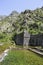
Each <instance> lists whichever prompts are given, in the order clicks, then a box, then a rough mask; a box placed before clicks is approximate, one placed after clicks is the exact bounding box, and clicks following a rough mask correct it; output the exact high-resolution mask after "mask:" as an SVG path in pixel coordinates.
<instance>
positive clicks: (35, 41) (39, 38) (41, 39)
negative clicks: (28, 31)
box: [29, 34, 43, 46]
mask: <svg viewBox="0 0 43 65" xmlns="http://www.w3.org/2000/svg"><path fill="white" fill-rule="evenodd" d="M29 43H30V45H32V46H42V45H43V34H38V35H31V36H30V41H29Z"/></svg>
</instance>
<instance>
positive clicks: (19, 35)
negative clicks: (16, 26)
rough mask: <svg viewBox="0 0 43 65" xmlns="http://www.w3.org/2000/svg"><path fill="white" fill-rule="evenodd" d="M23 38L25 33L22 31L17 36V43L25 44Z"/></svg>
mask: <svg viewBox="0 0 43 65" xmlns="http://www.w3.org/2000/svg"><path fill="white" fill-rule="evenodd" d="M23 40H24V33H20V34H17V35H16V36H15V43H16V45H23Z"/></svg>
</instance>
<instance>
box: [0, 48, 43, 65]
mask: <svg viewBox="0 0 43 65" xmlns="http://www.w3.org/2000/svg"><path fill="white" fill-rule="evenodd" d="M0 65H43V58H42V57H40V56H38V55H37V54H35V53H33V52H30V51H28V50H14V49H13V50H12V51H10V52H9V54H8V56H7V57H6V58H5V60H4V61H3V62H2V63H0Z"/></svg>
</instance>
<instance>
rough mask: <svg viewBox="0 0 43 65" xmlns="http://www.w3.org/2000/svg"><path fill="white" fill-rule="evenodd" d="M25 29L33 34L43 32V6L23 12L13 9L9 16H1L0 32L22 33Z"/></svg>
mask: <svg viewBox="0 0 43 65" xmlns="http://www.w3.org/2000/svg"><path fill="white" fill-rule="evenodd" d="M24 30H27V31H28V32H29V33H30V34H33V35H34V34H39V33H43V7H42V8H37V9H36V10H25V11H24V12H21V13H18V12H16V11H13V12H12V13H11V14H10V15H9V16H6V17H2V18H1V17H0V33H3V32H6V33H12V32H16V33H21V32H23V31H24Z"/></svg>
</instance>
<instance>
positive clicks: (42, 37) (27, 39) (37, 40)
mask: <svg viewBox="0 0 43 65" xmlns="http://www.w3.org/2000/svg"><path fill="white" fill-rule="evenodd" d="M15 42H16V45H24V46H28V45H31V46H43V34H37V35H30V34H29V33H27V32H23V33H21V34H17V35H16V36H15Z"/></svg>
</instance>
